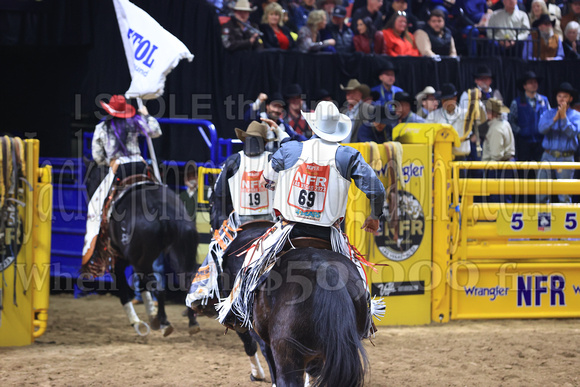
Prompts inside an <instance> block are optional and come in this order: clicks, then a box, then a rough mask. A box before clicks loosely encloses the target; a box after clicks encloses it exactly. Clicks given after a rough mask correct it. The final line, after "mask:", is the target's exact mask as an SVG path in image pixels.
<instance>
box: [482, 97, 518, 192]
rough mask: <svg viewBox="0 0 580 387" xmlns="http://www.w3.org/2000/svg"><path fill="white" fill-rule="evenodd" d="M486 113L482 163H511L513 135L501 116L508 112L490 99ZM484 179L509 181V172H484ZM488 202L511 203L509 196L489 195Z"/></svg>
mask: <svg viewBox="0 0 580 387" xmlns="http://www.w3.org/2000/svg"><path fill="white" fill-rule="evenodd" d="M486 105H487V106H486V108H487V112H488V113H489V117H490V118H491V119H490V120H489V121H488V124H489V128H488V130H487V133H486V135H485V141H484V142H483V152H482V156H481V160H482V161H513V160H514V159H515V158H514V156H515V154H516V148H515V141H514V134H513V132H512V128H511V126H510V124H509V122H508V121H506V120H504V119H503V115H504V114H506V113H509V112H510V110H509V109H508V108H507V107H506V106H504V104H503V102H502V101H501V100H499V99H495V98H490V99H488V100H487V101H486ZM485 177H486V178H488V179H496V178H501V179H511V178H513V171H511V170H509V169H508V170H501V171H500V170H489V171H488V170H486V171H485ZM487 201H488V202H491V203H496V202H503V203H511V202H512V197H511V195H504V194H501V193H500V194H499V195H489V197H488V198H487Z"/></svg>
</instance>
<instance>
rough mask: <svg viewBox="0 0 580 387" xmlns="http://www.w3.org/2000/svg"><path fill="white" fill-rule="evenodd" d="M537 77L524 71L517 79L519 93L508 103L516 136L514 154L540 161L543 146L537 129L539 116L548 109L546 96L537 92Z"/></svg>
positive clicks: (548, 104) (521, 158) (524, 158)
mask: <svg viewBox="0 0 580 387" xmlns="http://www.w3.org/2000/svg"><path fill="white" fill-rule="evenodd" d="M539 81H540V79H539V77H538V76H537V75H536V73H534V72H533V71H526V72H525V73H524V76H523V77H522V78H521V79H519V80H518V86H519V88H520V92H519V94H518V95H517V96H516V98H514V100H513V101H512V103H511V105H510V114H509V122H510V124H511V127H512V130H513V132H514V134H515V136H516V139H517V141H516V154H517V157H518V160H520V161H540V159H541V158H542V153H543V152H544V148H542V140H543V138H544V136H542V135H541V134H540V132H539V130H538V124H539V122H540V117H541V116H542V114H544V113H545V112H546V111H548V110H550V102H549V101H548V97H546V96H544V95H541V94H539V93H538V85H539Z"/></svg>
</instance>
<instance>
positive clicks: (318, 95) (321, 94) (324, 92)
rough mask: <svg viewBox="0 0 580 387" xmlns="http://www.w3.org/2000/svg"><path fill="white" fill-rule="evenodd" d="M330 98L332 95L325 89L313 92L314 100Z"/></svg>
mask: <svg viewBox="0 0 580 387" xmlns="http://www.w3.org/2000/svg"><path fill="white" fill-rule="evenodd" d="M328 97H330V98H332V95H331V94H330V92H329V91H328V90H326V89H318V90H317V91H316V92H315V93H314V99H315V100H316V101H320V100H322V99H324V98H328Z"/></svg>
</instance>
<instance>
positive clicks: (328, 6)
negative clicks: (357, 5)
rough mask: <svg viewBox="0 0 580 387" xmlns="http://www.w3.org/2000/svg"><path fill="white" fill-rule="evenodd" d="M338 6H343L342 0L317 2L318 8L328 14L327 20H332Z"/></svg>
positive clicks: (318, 0)
mask: <svg viewBox="0 0 580 387" xmlns="http://www.w3.org/2000/svg"><path fill="white" fill-rule="evenodd" d="M337 5H342V0H316V8H317V9H321V10H323V11H324V12H326V20H330V19H332V15H333V14H334V7H336V6H337Z"/></svg>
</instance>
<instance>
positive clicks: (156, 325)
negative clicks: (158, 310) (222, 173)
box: [149, 316, 161, 331]
mask: <svg viewBox="0 0 580 387" xmlns="http://www.w3.org/2000/svg"><path fill="white" fill-rule="evenodd" d="M149 325H150V326H151V329H153V330H154V331H157V330H159V329H160V328H161V322H160V321H159V318H158V317H157V316H155V317H149Z"/></svg>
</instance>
